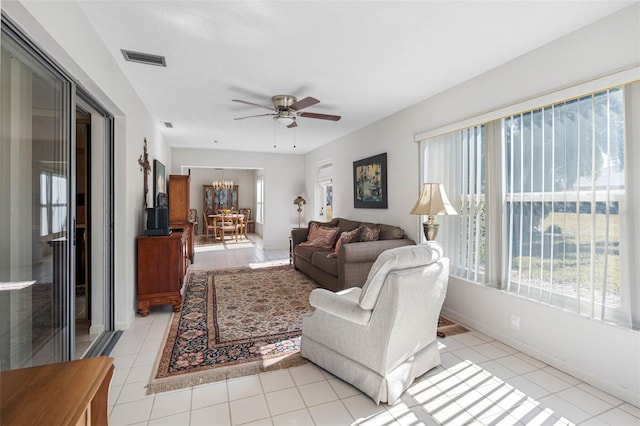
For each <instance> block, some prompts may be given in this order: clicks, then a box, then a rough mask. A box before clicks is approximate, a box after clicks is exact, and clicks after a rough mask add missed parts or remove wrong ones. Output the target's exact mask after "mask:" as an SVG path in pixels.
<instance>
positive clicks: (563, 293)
mask: <svg viewBox="0 0 640 426" xmlns="http://www.w3.org/2000/svg"><path fill="white" fill-rule="evenodd" d="M503 133H504V134H503V141H504V149H505V157H504V159H505V167H504V168H505V171H506V179H505V180H506V194H505V198H504V201H505V211H504V214H505V222H506V226H507V235H508V242H507V245H508V247H507V256H506V259H505V261H506V263H505V266H506V268H505V275H506V288H507V289H508V291H510V292H514V293H517V294H520V295H524V296H526V297H529V298H533V299H536V300H539V301H541V302H545V303H550V304H552V305H556V306H559V307H563V308H568V309H571V310H573V311H576V312H578V313H583V314H586V315H588V316H590V317H593V318H599V319H614V318H613V317H614V316H615V312H616V311H617V310H619V308H620V307H621V302H620V283H621V277H620V266H621V265H620V249H621V241H620V214H619V213H620V206H621V205H622V204H623V203H624V197H625V183H624V164H625V162H624V96H623V91H622V90H621V89H619V88H618V89H612V90H607V91H603V92H600V93H596V94H593V95H589V96H584V97H581V98H577V99H572V100H570V101H566V102H562V103H558V104H555V105H551V106H547V107H544V108H540V109H536V110H532V111H527V112H524V113H521V114H518V115H513V116H511V117H508V118H506V119H505V120H504V122H503ZM609 313H611V315H608V314H609Z"/></svg>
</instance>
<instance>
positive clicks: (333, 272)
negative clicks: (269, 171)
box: [291, 218, 415, 291]
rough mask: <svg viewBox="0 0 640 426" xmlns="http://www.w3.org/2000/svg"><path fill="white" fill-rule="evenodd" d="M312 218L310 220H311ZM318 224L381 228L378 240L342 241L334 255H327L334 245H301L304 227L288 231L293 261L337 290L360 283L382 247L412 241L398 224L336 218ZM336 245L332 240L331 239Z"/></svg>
mask: <svg viewBox="0 0 640 426" xmlns="http://www.w3.org/2000/svg"><path fill="white" fill-rule="evenodd" d="M311 223H312V222H309V224H311ZM316 223H318V224H319V225H320V226H337V227H338V228H339V232H338V233H337V237H336V239H337V238H338V237H339V236H340V233H341V232H345V231H352V230H354V229H356V228H358V227H359V226H360V225H367V226H371V227H378V228H380V236H379V239H378V240H377V241H366V242H351V243H348V244H343V245H342V246H341V247H340V249H339V250H338V253H337V254H338V255H337V256H336V257H329V256H328V255H329V254H330V253H332V252H334V248H321V247H311V246H304V245H300V243H302V242H304V241H306V240H307V234H308V229H309V228H308V227H307V228H295V229H293V230H292V231H291V240H292V241H291V242H292V253H293V265H294V266H295V268H296V269H298V270H300V271H302V272H304V273H305V274H307V275H308V276H310V277H311V278H313V279H314V280H316V281H317V282H318V283H319V284H320V285H322V286H323V287H325V288H327V289H329V290H332V291H340V290H343V289H345V288H349V287H362V285H363V284H364V282H365V281H366V279H367V275H368V274H369V270H370V269H371V266H372V265H373V262H375V260H376V259H377V258H378V255H379V254H380V253H382V252H383V251H385V250H388V249H391V248H394V247H400V246H406V245H412V244H415V242H414V241H413V240H411V239H409V238H407V236H406V234H405V233H404V230H403V229H402V228H400V227H398V226H391V225H383V224H371V223H364V222H356V221H353V220H349V219H342V218H335V219H333V220H332V221H331V222H324V223H322V222H316ZM334 247H335V242H334Z"/></svg>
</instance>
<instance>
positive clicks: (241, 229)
mask: <svg viewBox="0 0 640 426" xmlns="http://www.w3.org/2000/svg"><path fill="white" fill-rule="evenodd" d="M236 227H237V229H238V235H240V239H242V238H246V239H247V240H248V239H249V235H247V224H246V223H245V215H244V214H242V213H239V214H238V221H237V223H236Z"/></svg>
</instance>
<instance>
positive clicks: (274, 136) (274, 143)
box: [273, 121, 276, 149]
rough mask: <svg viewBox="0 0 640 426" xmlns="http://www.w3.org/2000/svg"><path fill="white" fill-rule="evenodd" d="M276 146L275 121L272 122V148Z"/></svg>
mask: <svg viewBox="0 0 640 426" xmlns="http://www.w3.org/2000/svg"><path fill="white" fill-rule="evenodd" d="M275 147H276V122H275V121H274V122H273V148H274V149H275Z"/></svg>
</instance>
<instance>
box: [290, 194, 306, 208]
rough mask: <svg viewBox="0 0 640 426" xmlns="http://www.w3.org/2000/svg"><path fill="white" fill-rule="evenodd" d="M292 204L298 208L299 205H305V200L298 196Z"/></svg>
mask: <svg viewBox="0 0 640 426" xmlns="http://www.w3.org/2000/svg"><path fill="white" fill-rule="evenodd" d="M293 204H297V205H298V206H300V204H307V200H305V199H304V198H302V197H301V196H300V195H298V197H297V198H296V199H295V200H293Z"/></svg>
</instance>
